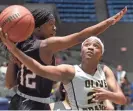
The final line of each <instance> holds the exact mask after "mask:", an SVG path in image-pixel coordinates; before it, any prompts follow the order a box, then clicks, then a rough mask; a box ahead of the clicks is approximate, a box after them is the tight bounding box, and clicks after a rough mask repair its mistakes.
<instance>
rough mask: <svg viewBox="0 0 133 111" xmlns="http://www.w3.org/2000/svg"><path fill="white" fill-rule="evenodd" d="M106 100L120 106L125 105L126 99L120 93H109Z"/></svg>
mask: <svg viewBox="0 0 133 111" xmlns="http://www.w3.org/2000/svg"><path fill="white" fill-rule="evenodd" d="M108 99H109V100H110V101H112V102H113V103H116V104H121V105H123V104H126V102H127V99H126V97H125V96H124V95H123V94H121V93H114V92H110V94H109V95H108Z"/></svg>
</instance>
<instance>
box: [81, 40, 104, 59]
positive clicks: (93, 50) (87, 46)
mask: <svg viewBox="0 0 133 111" xmlns="http://www.w3.org/2000/svg"><path fill="white" fill-rule="evenodd" d="M81 56H82V59H93V60H94V61H95V60H96V61H99V60H100V59H101V56H102V46H101V45H100V43H99V42H98V41H97V40H86V41H85V43H84V44H83V46H82V50H81Z"/></svg>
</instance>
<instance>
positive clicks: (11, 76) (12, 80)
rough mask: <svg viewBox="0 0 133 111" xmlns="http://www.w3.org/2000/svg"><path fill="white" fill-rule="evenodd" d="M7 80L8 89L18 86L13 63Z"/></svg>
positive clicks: (7, 74) (9, 68)
mask: <svg viewBox="0 0 133 111" xmlns="http://www.w3.org/2000/svg"><path fill="white" fill-rule="evenodd" d="M5 80H6V81H5V85H6V87H7V88H8V89H11V88H12V87H14V86H15V85H16V82H15V81H16V72H15V64H14V63H13V62H12V61H10V62H9V64H8V68H7V72H6V77H5Z"/></svg>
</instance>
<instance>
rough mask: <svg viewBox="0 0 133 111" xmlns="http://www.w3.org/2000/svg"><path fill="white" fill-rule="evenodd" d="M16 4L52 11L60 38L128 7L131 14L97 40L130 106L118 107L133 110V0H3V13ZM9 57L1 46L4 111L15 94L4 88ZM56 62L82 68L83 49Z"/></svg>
mask: <svg viewBox="0 0 133 111" xmlns="http://www.w3.org/2000/svg"><path fill="white" fill-rule="evenodd" d="M13 4H20V5H24V6H25V7H27V8H28V9H29V10H33V9H36V8H41V7H42V8H46V9H47V10H49V11H51V12H52V13H53V14H54V15H55V17H56V20H57V23H56V24H57V35H58V36H63V35H67V34H71V33H74V32H78V31H80V30H82V29H83V28H86V27H88V26H92V25H94V24H96V23H98V22H100V21H103V20H105V19H107V18H108V17H110V16H112V15H114V14H116V13H117V12H119V11H120V10H121V9H122V8H124V7H125V6H127V7H128V12H127V13H126V15H125V16H124V17H123V18H122V19H121V20H120V22H119V23H117V24H116V25H114V26H112V27H110V28H109V29H108V30H107V31H105V32H104V33H103V34H101V35H99V36H98V37H100V39H101V40H102V41H103V42H104V44H105V53H104V56H103V58H102V60H101V62H102V63H104V64H106V65H108V66H109V67H110V68H111V69H112V70H113V71H114V74H115V76H116V78H117V81H118V83H119V84H120V86H121V87H122V90H123V92H124V94H125V95H126V96H127V98H128V99H129V104H127V105H126V106H116V107H118V108H120V109H121V108H124V109H126V110H128V109H133V105H132V103H133V0H0V11H2V10H3V9H4V8H6V7H7V6H9V5H13ZM8 55H9V53H8V52H7V51H6V50H5V48H4V47H3V46H1V48H0V64H1V67H0V96H1V98H0V104H4V105H5V107H4V105H2V106H3V107H4V108H5V109H6V108H7V107H8V104H7V102H9V101H8V99H9V97H11V96H12V95H13V94H14V91H9V90H7V89H6V88H5V87H4V77H5V73H6V68H7V66H8ZM56 62H57V64H61V63H68V64H80V45H77V46H75V47H72V48H70V49H68V50H64V51H62V52H60V53H57V54H56ZM7 98H8V99H7ZM1 101H2V102H1ZM0 106H1V105H0ZM3 107H2V108H3ZM0 108H1V107H0Z"/></svg>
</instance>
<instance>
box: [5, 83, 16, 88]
mask: <svg viewBox="0 0 133 111" xmlns="http://www.w3.org/2000/svg"><path fill="white" fill-rule="evenodd" d="M5 86H6V88H7V89H11V88H13V87H14V84H7V83H6V85H5Z"/></svg>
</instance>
